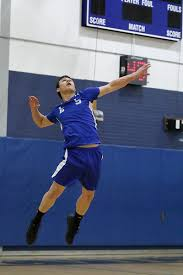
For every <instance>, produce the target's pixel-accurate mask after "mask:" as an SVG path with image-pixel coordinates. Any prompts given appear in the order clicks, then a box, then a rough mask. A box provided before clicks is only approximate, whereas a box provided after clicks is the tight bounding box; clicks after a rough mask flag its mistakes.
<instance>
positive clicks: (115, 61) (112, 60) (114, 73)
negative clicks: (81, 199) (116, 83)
mask: <svg viewBox="0 0 183 275" xmlns="http://www.w3.org/2000/svg"><path fill="white" fill-rule="evenodd" d="M118 77H119V56H118V55H112V54H103V53H97V54H96V64H95V75H94V80H97V81H106V82H110V81H111V80H113V79H116V78H118Z"/></svg>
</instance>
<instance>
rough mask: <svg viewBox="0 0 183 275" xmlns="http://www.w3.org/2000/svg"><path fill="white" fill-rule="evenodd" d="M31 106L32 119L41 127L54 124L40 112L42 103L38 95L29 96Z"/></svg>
mask: <svg viewBox="0 0 183 275" xmlns="http://www.w3.org/2000/svg"><path fill="white" fill-rule="evenodd" d="M29 106H30V109H31V113H32V119H33V121H34V123H35V124H36V125H37V126H38V127H39V128H44V127H48V126H51V125H53V124H54V123H52V122H51V121H49V120H48V119H47V118H46V116H44V115H43V114H41V113H40V112H39V110H38V108H39V106H40V103H39V100H38V98H37V97H35V96H29Z"/></svg>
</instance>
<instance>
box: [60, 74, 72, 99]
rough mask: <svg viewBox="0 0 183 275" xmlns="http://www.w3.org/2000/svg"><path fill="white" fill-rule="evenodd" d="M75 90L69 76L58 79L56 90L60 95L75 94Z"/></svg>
mask: <svg viewBox="0 0 183 275" xmlns="http://www.w3.org/2000/svg"><path fill="white" fill-rule="evenodd" d="M75 91H76V88H75V85H74V81H73V80H72V79H71V78H69V77H64V78H62V79H61V80H60V81H59V88H58V89H57V92H60V94H61V96H62V95H63V96H64V95H72V94H75Z"/></svg>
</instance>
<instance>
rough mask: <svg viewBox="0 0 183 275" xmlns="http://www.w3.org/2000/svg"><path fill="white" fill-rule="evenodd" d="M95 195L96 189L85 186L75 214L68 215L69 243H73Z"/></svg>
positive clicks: (67, 239) (67, 235)
mask: <svg viewBox="0 0 183 275" xmlns="http://www.w3.org/2000/svg"><path fill="white" fill-rule="evenodd" d="M94 195H95V191H89V190H87V189H86V188H84V187H83V188H82V194H81V196H80V197H79V198H78V200H77V203H76V212H75V215H74V216H73V215H70V216H68V217H67V232H66V236H65V239H66V242H67V244H69V245H71V244H72V243H73V241H74V237H75V235H76V234H77V232H78V229H79V225H80V222H81V220H82V218H83V216H84V215H85V214H86V212H87V210H88V208H89V207H90V204H91V202H92V200H93V198H94Z"/></svg>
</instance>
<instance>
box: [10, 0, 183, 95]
mask: <svg viewBox="0 0 183 275" xmlns="http://www.w3.org/2000/svg"><path fill="white" fill-rule="evenodd" d="M81 3H82V1H81V0H69V1H67V0H54V2H53V1H51V0H39V1H37V0H29V1H27V2H26V5H25V1H24V0H12V1H11V30H10V36H11V39H10V65H9V68H10V70H13V71H22V72H31V73H37V74H46V75H62V74H65V73H67V74H70V75H72V77H74V78H77V79H88V80H97V81H106V82H108V81H111V80H112V79H115V78H117V77H118V74H119V56H120V55H121V54H132V55H137V56H145V57H148V58H149V59H150V62H151V64H152V69H151V76H150V78H149V83H148V85H147V87H151V88H157V89H165V90H176V91H183V81H182V80H183V74H182V73H183V51H182V49H183V43H181V42H170V41H167V40H160V39H155V38H149V37H142V36H138V35H129V34H125V33H117V32H110V31H104V30H96V29H90V28H84V27H81Z"/></svg>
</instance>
